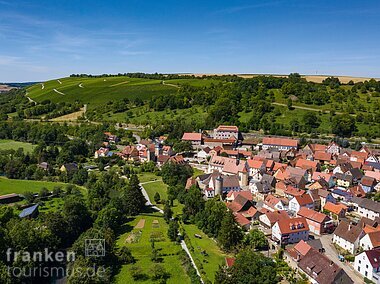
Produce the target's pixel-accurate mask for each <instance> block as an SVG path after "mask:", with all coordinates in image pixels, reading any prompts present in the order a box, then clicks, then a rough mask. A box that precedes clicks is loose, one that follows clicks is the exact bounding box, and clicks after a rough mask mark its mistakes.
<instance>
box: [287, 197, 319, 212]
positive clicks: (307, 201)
mask: <svg viewBox="0 0 380 284" xmlns="http://www.w3.org/2000/svg"><path fill="white" fill-rule="evenodd" d="M301 207H306V208H309V209H314V201H313V199H312V198H311V196H310V195H309V194H303V195H301V196H295V197H293V198H292V199H291V200H290V201H289V210H290V211H292V212H295V213H298V211H299V210H300V209H301Z"/></svg>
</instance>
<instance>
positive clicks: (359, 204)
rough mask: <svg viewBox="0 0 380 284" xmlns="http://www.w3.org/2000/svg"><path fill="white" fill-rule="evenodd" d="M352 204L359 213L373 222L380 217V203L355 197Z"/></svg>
mask: <svg viewBox="0 0 380 284" xmlns="http://www.w3.org/2000/svg"><path fill="white" fill-rule="evenodd" d="M352 203H353V205H354V206H355V210H356V211H357V213H358V214H359V215H360V216H362V217H366V218H368V219H371V220H375V218H376V217H379V216H380V203H379V202H376V201H373V200H371V199H368V198H359V197H353V198H352Z"/></svg>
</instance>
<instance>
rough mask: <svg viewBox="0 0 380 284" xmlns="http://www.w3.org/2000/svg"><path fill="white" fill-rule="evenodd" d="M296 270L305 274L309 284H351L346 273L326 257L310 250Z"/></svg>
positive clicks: (312, 249)
mask: <svg viewBox="0 0 380 284" xmlns="http://www.w3.org/2000/svg"><path fill="white" fill-rule="evenodd" d="M298 268H299V269H300V270H301V271H302V272H303V273H305V274H306V275H307V276H308V278H309V280H310V282H311V283H319V284H338V283H340V284H352V283H354V282H353V281H352V279H351V278H350V277H349V276H348V275H347V273H346V272H345V271H344V270H343V268H341V267H340V266H338V265H337V264H336V263H334V262H333V261H331V260H330V259H329V258H328V257H327V256H325V255H324V254H322V253H320V252H319V251H317V250H315V249H314V248H311V249H309V250H308V252H307V253H306V255H305V256H303V257H302V258H301V260H300V261H299V263H298Z"/></svg>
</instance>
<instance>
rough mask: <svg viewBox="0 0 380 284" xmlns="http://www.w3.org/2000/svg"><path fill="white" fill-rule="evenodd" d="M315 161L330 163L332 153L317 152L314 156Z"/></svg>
mask: <svg viewBox="0 0 380 284" xmlns="http://www.w3.org/2000/svg"><path fill="white" fill-rule="evenodd" d="M314 159H315V160H320V161H330V160H331V153H326V152H322V151H316V152H315V154H314Z"/></svg>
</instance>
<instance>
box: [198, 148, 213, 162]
mask: <svg viewBox="0 0 380 284" xmlns="http://www.w3.org/2000/svg"><path fill="white" fill-rule="evenodd" d="M210 150H211V149H210V148H209V147H205V148H203V149H201V150H199V151H198V152H197V153H196V154H195V157H196V158H198V159H202V160H206V159H207V158H208V157H210Z"/></svg>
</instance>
